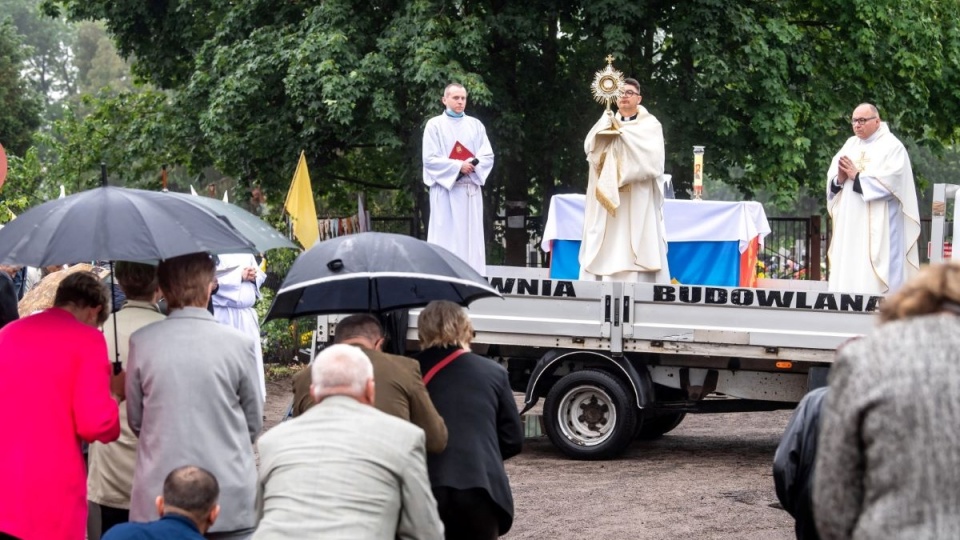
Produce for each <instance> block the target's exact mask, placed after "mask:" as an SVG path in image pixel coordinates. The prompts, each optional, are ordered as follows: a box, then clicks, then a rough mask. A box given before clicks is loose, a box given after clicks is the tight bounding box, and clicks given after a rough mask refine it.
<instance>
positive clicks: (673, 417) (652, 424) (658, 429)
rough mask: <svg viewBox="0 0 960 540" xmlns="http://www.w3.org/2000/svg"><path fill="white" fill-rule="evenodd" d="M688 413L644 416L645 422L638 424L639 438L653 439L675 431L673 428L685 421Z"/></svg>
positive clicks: (644, 439)
mask: <svg viewBox="0 0 960 540" xmlns="http://www.w3.org/2000/svg"><path fill="white" fill-rule="evenodd" d="M685 416H687V413H682V412H681V413H666V414H661V415H659V416H655V417H653V418H644V419H643V422H642V423H641V424H640V425H639V426H637V439H639V440H642V441H652V440H654V439H659V438H660V437H663V435H664V434H666V433H669V432H671V431H673V429H674V428H675V427H677V426H679V425H680V422H683V418H684V417H685Z"/></svg>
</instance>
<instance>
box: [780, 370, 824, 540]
mask: <svg viewBox="0 0 960 540" xmlns="http://www.w3.org/2000/svg"><path fill="white" fill-rule="evenodd" d="M826 395H827V387H826V386H824V387H822V388H817V389H814V390H811V391H810V392H808V393H807V395H805V396H804V397H803V399H802V400H801V401H800V404H799V405H797V409H796V410H795V411H794V412H793V416H791V417H790V423H788V424H787V429H786V431H784V433H783V438H782V439H780V444H779V445H778V446H777V453H776V454H774V456H773V481H774V484H776V487H777V498H778V499H780V504H782V505H783V509H784V510H786V511H787V512H789V513H790V515H791V516H793V518H794V520H796V523H795V525H794V531H795V532H796V534H797V540H819V538H820V536H819V535H818V534H817V527H816V524H815V523H814V521H813V468H814V464H815V463H816V458H817V435H818V433H819V431H820V410H821V409H822V406H823V398H824V397H825V396H826Z"/></svg>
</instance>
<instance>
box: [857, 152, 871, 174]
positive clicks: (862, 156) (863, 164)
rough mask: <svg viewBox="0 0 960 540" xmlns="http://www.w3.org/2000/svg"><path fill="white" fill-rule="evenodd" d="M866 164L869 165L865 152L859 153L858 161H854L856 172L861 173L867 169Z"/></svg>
mask: <svg viewBox="0 0 960 540" xmlns="http://www.w3.org/2000/svg"><path fill="white" fill-rule="evenodd" d="M867 163H870V158H868V157H867V153H866V152H860V159H858V160H857V161H856V164H857V171H858V172H863V170H864V169H866V168H867Z"/></svg>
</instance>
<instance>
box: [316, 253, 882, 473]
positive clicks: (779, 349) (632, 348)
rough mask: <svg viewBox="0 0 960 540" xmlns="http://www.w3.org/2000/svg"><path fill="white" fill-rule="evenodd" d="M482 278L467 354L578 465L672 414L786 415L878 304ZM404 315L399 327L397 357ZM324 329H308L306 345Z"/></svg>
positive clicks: (789, 288) (794, 291) (776, 291)
mask: <svg viewBox="0 0 960 540" xmlns="http://www.w3.org/2000/svg"><path fill="white" fill-rule="evenodd" d="M488 274H489V276H490V277H489V278H488V279H489V281H490V283H491V285H493V286H494V287H495V288H497V289H498V290H499V291H500V292H501V293H502V294H503V298H502V299H501V298H487V299H482V300H478V301H476V302H474V303H473V304H471V305H470V307H469V310H468V312H469V315H470V319H471V322H472V323H473V326H474V330H475V331H476V335H475V337H474V340H473V344H472V345H473V348H474V350H475V351H477V352H479V353H481V354H485V355H487V356H489V357H491V358H493V359H495V360H497V361H498V362H500V363H502V364H503V365H504V366H505V367H506V368H507V369H508V371H509V372H510V375H511V382H512V384H513V386H514V388H515V390H518V391H524V392H525V393H526V398H525V399H526V403H527V409H529V408H531V407H532V406H533V405H535V404H536V403H537V401H538V400H539V398H541V397H546V398H547V400H546V403H545V405H544V422H545V428H546V430H547V433H548V435H550V438H551V440H552V441H553V442H554V444H556V445H557V446H558V447H559V448H560V449H561V450H562V451H564V452H565V453H567V454H568V455H570V456H571V457H575V458H584V459H603V458H608V457H613V456H615V455H616V454H618V453H619V452H620V451H621V450H622V449H623V448H625V446H626V445H627V444H628V443H629V441H632V440H633V438H634V436H638V437H656V436H658V435H662V434H663V433H665V432H667V431H669V430H670V429H672V428H673V427H675V426H676V425H677V424H679V422H680V420H682V418H683V415H684V414H685V413H686V412H724V411H735V410H741V411H742V410H770V409H776V408H789V407H792V406H793V405H794V404H796V403H797V402H798V401H799V400H800V399H801V398H802V397H803V395H804V394H805V393H806V391H807V389H808V387H809V386H810V374H811V373H815V372H816V368H826V367H829V364H830V363H831V362H832V361H833V356H834V354H835V351H836V348H837V347H838V346H839V345H841V344H842V343H844V342H845V341H847V340H849V339H852V338H855V337H857V336H861V335H863V334H866V333H868V332H869V331H870V330H871V329H872V328H873V326H874V325H875V324H876V321H877V316H876V310H877V308H878V306H879V303H880V301H881V300H882V297H880V296H870V295H858V294H843V293H830V292H827V291H826V290H825V285H826V284H825V283H824V282H806V281H783V280H769V281H765V282H763V283H761V288H735V287H713V286H701V285H678V284H647V283H620V282H597V281H577V280H552V279H550V278H549V276H548V271H547V269H539V268H517V267H498V266H490V267H488ZM418 312H419V310H411V311H410V312H409V315H408V329H407V333H406V338H407V339H406V341H407V346H408V347H407V350H408V351H409V350H416V348H417V347H416V342H417V331H416V325H417V315H418ZM338 318H339V317H337V316H321V317H319V318H318V332H317V336H318V340H319V341H327V340H330V339H331V338H332V335H333V332H334V327H335V323H336V320H337V319H338ZM825 371H826V370H825V369H824V370H822V373H821V374H820V375H821V377H824V376H825ZM598 372H599V373H600V374H598ZM614 387H618V388H614ZM732 398H737V399H732ZM525 410H526V409H525ZM588 413H589V414H588ZM670 424H672V425H670ZM627 431H629V433H628V434H626V433H625V432H627Z"/></svg>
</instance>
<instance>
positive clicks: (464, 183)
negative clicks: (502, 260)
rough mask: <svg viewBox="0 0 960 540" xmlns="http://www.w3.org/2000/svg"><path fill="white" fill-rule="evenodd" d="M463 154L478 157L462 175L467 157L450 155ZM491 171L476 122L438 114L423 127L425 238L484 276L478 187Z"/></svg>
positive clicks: (489, 157) (488, 148)
mask: <svg viewBox="0 0 960 540" xmlns="http://www.w3.org/2000/svg"><path fill="white" fill-rule="evenodd" d="M457 145H461V146H462V147H461V148H459V149H458V148H457ZM464 153H466V154H468V155H472V156H474V157H476V159H477V160H479V161H478V163H477V164H476V165H475V167H474V170H473V172H472V173H470V174H466V175H463V176H461V175H460V167H461V165H463V162H464V161H465V160H463V159H455V158H453V157H451V155H454V156H456V155H461V154H464ZM492 169H493V148H492V147H491V146H490V140H489V139H487V132H486V130H485V129H484V127H483V124H482V123H480V121H479V120H477V119H476V118H473V117H470V116H466V115H464V116H462V117H460V118H456V117H452V116H448V115H447V114H441V115H439V116H435V117H433V118H431V119H430V120H429V121H428V122H427V127H426V129H424V131H423V183H424V184H426V185H427V186H429V188H430V223H429V226H428V228H427V242H430V243H432V244H437V245H439V246H442V247H444V248H446V249H447V250H449V251H451V252H453V253H454V254H455V255H457V256H458V257H460V258H461V259H463V260H464V261H466V262H467V263H468V264H469V265H470V266H472V267H473V268H474V269H475V270H476V271H477V272H479V273H480V275H482V276H486V275H487V264H486V260H487V257H486V245H485V244H484V241H483V197H482V194H481V192H480V188H481V186H483V185H484V183H486V181H487V176H489V175H490V171H491V170H492Z"/></svg>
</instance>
